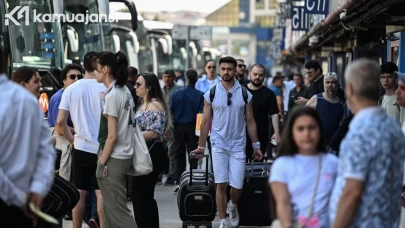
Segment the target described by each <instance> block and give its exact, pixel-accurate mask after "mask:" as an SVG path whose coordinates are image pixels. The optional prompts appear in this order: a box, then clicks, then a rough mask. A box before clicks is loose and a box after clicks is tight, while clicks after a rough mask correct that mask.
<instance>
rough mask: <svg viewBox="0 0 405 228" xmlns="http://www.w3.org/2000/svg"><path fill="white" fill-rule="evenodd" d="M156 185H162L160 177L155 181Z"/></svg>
mask: <svg viewBox="0 0 405 228" xmlns="http://www.w3.org/2000/svg"><path fill="white" fill-rule="evenodd" d="M156 184H157V185H162V175H159V176H158V178H157V180H156Z"/></svg>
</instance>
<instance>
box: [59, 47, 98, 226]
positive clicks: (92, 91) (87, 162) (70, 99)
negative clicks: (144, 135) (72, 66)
mask: <svg viewBox="0 0 405 228" xmlns="http://www.w3.org/2000/svg"><path fill="white" fill-rule="evenodd" d="M94 54H95V53H94V52H87V53H86V55H85V56H84V69H85V76H84V78H83V79H82V80H79V81H77V82H76V83H74V84H72V85H71V86H69V87H68V88H66V90H65V92H64V93H63V95H62V100H61V102H60V106H59V113H58V121H57V127H59V128H60V129H61V132H63V135H64V136H65V137H66V139H67V140H68V141H69V143H70V145H71V149H72V179H73V183H74V184H75V186H76V187H77V189H79V192H80V200H79V203H78V204H77V205H76V207H75V208H74V209H73V213H72V214H73V227H74V228H80V227H82V221H83V216H84V211H85V202H86V196H87V193H88V191H89V190H90V185H91V184H92V182H93V183H94V185H95V189H96V196H97V213H98V216H99V219H100V221H102V220H103V210H102V198H101V193H100V190H99V186H98V184H97V180H96V179H95V174H96V169H97V160H98V151H99V143H98V133H99V128H100V118H101V115H100V113H101V112H102V110H103V105H104V104H103V101H102V100H101V98H100V94H101V93H102V92H105V90H106V88H105V86H104V84H102V83H98V82H97V80H96V79H95V78H94V74H93V71H94V69H93V67H92V65H91V64H92V59H93V56H94ZM69 114H70V117H71V119H72V122H73V126H74V131H75V135H74V136H73V135H72V133H71V131H70V129H69V127H68V125H67V118H68V116H69ZM100 225H101V226H100V227H103V224H102V223H101V224H100Z"/></svg>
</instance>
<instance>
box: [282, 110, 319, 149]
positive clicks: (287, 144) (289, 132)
mask: <svg viewBox="0 0 405 228" xmlns="http://www.w3.org/2000/svg"><path fill="white" fill-rule="evenodd" d="M301 116H310V117H312V118H313V119H314V120H315V122H316V123H317V124H318V127H319V132H320V138H319V141H318V145H317V146H316V149H317V151H318V152H321V153H326V145H325V139H324V137H323V130H322V122H321V117H320V116H319V114H318V112H316V110H315V109H313V108H311V107H306V106H296V107H294V108H293V109H292V110H291V112H289V114H288V120H287V125H286V126H285V127H284V129H283V133H282V136H281V143H280V144H279V145H278V147H277V157H280V156H291V155H295V154H298V147H297V145H296V144H295V141H294V138H293V126H294V123H295V121H296V120H297V119H298V117H301Z"/></svg>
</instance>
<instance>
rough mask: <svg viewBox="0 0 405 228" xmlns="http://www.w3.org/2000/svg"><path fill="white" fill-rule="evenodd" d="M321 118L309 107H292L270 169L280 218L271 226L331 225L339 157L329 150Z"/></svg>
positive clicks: (319, 227)
mask: <svg viewBox="0 0 405 228" xmlns="http://www.w3.org/2000/svg"><path fill="white" fill-rule="evenodd" d="M323 142H324V139H323V135H322V127H321V120H320V117H319V115H318V113H317V112H316V111H315V110H314V109H311V108H308V107H301V106H299V107H294V108H293V110H292V111H291V113H290V115H289V118H288V122H287V125H286V128H285V129H284V132H283V136H282V139H281V143H280V144H279V147H278V148H277V149H278V157H277V158H276V160H275V161H274V163H273V165H272V168H271V172H270V180H269V181H270V186H271V190H272V193H273V195H274V198H275V201H276V212H277V217H278V220H275V221H273V225H272V228H281V227H282V228H298V227H300V228H301V227H305V228H328V227H329V218H328V207H329V197H330V194H331V191H332V188H333V185H334V182H335V178H336V174H337V165H338V159H337V157H336V156H335V155H333V154H328V153H326V152H325V151H326V146H325V144H324V143H323Z"/></svg>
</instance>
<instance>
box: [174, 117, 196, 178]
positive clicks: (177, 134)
mask: <svg viewBox="0 0 405 228" xmlns="http://www.w3.org/2000/svg"><path fill="white" fill-rule="evenodd" d="M197 146H198V137H197V136H196V135H195V123H188V124H175V125H174V140H173V144H172V146H171V147H170V152H169V158H170V170H171V171H172V172H171V177H172V178H173V179H174V180H175V181H176V182H177V183H179V181H180V177H181V174H182V173H183V172H184V171H185V170H186V167H187V164H186V156H187V157H188V158H189V159H188V160H189V163H190V167H191V168H192V169H196V168H197V166H198V160H195V159H193V160H190V157H189V153H190V152H191V151H193V150H195V149H197ZM186 154H187V155H186Z"/></svg>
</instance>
